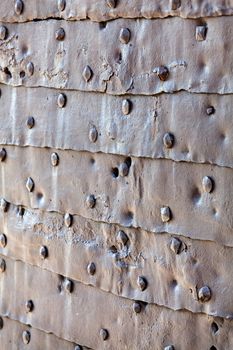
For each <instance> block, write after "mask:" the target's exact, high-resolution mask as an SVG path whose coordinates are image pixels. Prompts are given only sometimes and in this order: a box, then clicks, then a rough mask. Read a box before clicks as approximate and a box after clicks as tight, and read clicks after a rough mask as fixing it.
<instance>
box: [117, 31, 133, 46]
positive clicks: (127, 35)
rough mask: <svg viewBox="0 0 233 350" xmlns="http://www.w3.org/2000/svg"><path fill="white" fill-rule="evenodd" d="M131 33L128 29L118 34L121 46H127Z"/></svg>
mask: <svg viewBox="0 0 233 350" xmlns="http://www.w3.org/2000/svg"><path fill="white" fill-rule="evenodd" d="M130 37H131V33H130V30H129V29H128V28H122V29H121V31H120V34H119V40H120V42H121V43H122V44H128V42H129V41H130Z"/></svg>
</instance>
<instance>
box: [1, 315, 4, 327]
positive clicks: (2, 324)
mask: <svg viewBox="0 0 233 350" xmlns="http://www.w3.org/2000/svg"><path fill="white" fill-rule="evenodd" d="M3 326H4V323H3V318H2V317H0V329H3Z"/></svg>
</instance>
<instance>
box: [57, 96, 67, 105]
mask: <svg viewBox="0 0 233 350" xmlns="http://www.w3.org/2000/svg"><path fill="white" fill-rule="evenodd" d="M57 105H58V107H59V108H64V107H65V105H66V95H65V94H59V95H58V97H57Z"/></svg>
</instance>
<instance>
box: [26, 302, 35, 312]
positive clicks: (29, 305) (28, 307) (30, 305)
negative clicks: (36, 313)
mask: <svg viewBox="0 0 233 350" xmlns="http://www.w3.org/2000/svg"><path fill="white" fill-rule="evenodd" d="M33 307H34V305H33V301H32V300H27V301H26V303H25V310H26V312H27V313H28V312H32V310H33Z"/></svg>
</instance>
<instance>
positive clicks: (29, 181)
mask: <svg viewBox="0 0 233 350" xmlns="http://www.w3.org/2000/svg"><path fill="white" fill-rule="evenodd" d="M33 188H34V181H33V180H32V178H31V177H28V178H27V181H26V189H27V190H28V192H32V191H33Z"/></svg>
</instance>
